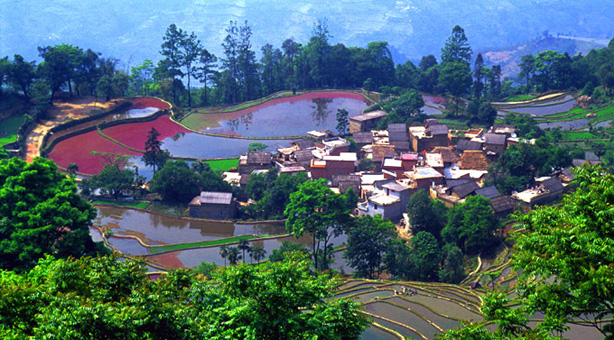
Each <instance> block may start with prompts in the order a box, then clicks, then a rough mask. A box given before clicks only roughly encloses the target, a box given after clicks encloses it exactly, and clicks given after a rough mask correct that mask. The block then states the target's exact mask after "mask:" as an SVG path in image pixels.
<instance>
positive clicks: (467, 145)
mask: <svg viewBox="0 0 614 340" xmlns="http://www.w3.org/2000/svg"><path fill="white" fill-rule="evenodd" d="M481 149H482V143H478V142H474V141H470V140H468V139H461V140H459V141H458V143H457V144H456V150H459V151H465V150H473V151H475V150H481Z"/></svg>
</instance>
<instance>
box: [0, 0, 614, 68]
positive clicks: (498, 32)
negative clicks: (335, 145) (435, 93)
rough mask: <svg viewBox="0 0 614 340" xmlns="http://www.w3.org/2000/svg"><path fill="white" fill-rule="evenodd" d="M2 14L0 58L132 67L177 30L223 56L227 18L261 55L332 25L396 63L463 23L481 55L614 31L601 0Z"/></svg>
mask: <svg viewBox="0 0 614 340" xmlns="http://www.w3.org/2000/svg"><path fill="white" fill-rule="evenodd" d="M0 6H1V7H0V8H2V10H1V11H0V34H1V36H2V39H0V56H5V55H11V56H12V54H14V53H20V54H22V55H24V56H25V57H26V58H27V59H34V58H37V51H36V47H37V46H46V45H56V44H60V43H69V44H73V45H78V46H80V47H82V48H92V49H93V50H96V51H100V52H102V53H103V55H104V56H113V57H116V58H119V59H121V60H122V61H123V62H124V63H127V64H130V65H134V64H136V63H140V62H141V61H142V60H143V59H145V58H151V59H153V60H154V61H157V60H159V59H160V56H159V54H158V50H159V47H160V44H161V42H162V35H163V34H164V31H165V29H166V27H168V25H169V24H171V23H176V24H177V25H178V26H179V27H181V28H183V29H184V30H186V31H195V32H196V34H197V35H198V36H199V38H200V39H201V40H202V41H203V43H204V45H205V46H206V47H207V48H208V49H209V50H211V51H212V52H214V53H216V54H218V55H220V54H221V46H220V45H221V42H222V40H223V38H224V37H225V35H226V32H225V28H226V27H227V26H228V22H229V21H230V20H238V21H241V22H242V21H244V20H248V22H249V24H250V25H251V26H252V28H253V32H254V35H253V39H252V42H253V46H254V49H256V50H258V51H259V49H260V47H261V46H262V45H264V44H265V43H271V44H273V45H274V46H276V47H277V46H280V45H281V42H282V41H283V40H285V39H286V38H290V37H293V38H295V40H297V41H298V42H301V43H306V42H307V40H308V39H309V37H310V35H311V31H312V27H313V23H314V22H315V21H316V20H317V19H322V18H326V19H327V21H328V26H329V29H330V32H331V34H332V36H333V38H332V40H331V42H332V43H337V42H342V43H344V44H345V45H346V46H366V44H367V43H368V42H370V41H379V40H385V41H388V42H390V44H391V46H392V48H391V49H392V51H393V53H394V57H395V61H396V62H397V63H398V62H403V61H405V60H406V59H410V60H413V61H417V60H419V59H420V57H421V56H423V55H426V54H434V55H435V56H437V57H438V58H439V54H440V48H441V46H443V44H444V42H445V39H446V37H448V36H449V35H450V32H451V29H452V27H453V26H454V25H456V24H458V25H461V26H462V27H463V28H464V29H465V31H466V33H467V36H468V37H469V41H470V43H471V45H472V46H473V49H474V50H475V51H478V50H482V51H485V50H489V49H495V48H500V47H501V46H510V45H513V44H518V43H521V42H524V41H528V40H531V39H534V38H537V37H540V36H541V35H542V32H544V31H546V30H549V31H550V32H551V33H552V34H553V35H556V34H557V33H560V34H564V35H569V36H580V37H590V38H599V39H607V38H609V37H611V36H612V32H614V22H613V21H612V20H611V15H610V14H611V13H610V12H611V8H610V7H609V6H607V5H606V4H604V2H603V1H598V0H587V1H573V0H515V1H511V0H473V1H463V2H459V1H452V0H421V1H415V0H399V1H366V0H352V1H324V0H307V1H301V2H300V4H297V2H290V1H281V0H253V1H251V0H250V1H245V0H240V1H222V0H182V1H149V0H122V1H117V0H109V1H104V2H100V1H82V0H63V1H53V2H50V1H47V0H32V1H18V2H17V1H11V0H0Z"/></svg>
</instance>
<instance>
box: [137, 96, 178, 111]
mask: <svg viewBox="0 0 614 340" xmlns="http://www.w3.org/2000/svg"><path fill="white" fill-rule="evenodd" d="M131 101H132V108H133V109H144V108H146V107H155V108H158V109H160V110H164V109H168V108H169V106H168V104H167V103H165V102H163V101H161V100H159V99H156V98H145V97H142V98H134V99H132V100H131Z"/></svg>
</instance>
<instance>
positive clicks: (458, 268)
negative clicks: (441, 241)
mask: <svg viewBox="0 0 614 340" xmlns="http://www.w3.org/2000/svg"><path fill="white" fill-rule="evenodd" d="M442 252H443V266H442V267H441V269H440V270H439V281H441V282H446V283H455V284H456V283H459V282H460V281H461V280H462V279H463V278H464V277H465V272H464V266H465V263H464V261H463V252H462V250H460V248H459V247H457V246H455V245H453V244H446V245H445V246H443V249H442Z"/></svg>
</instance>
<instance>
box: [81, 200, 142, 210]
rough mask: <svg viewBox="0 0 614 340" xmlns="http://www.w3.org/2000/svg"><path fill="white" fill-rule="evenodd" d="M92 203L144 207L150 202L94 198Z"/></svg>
mask: <svg viewBox="0 0 614 340" xmlns="http://www.w3.org/2000/svg"><path fill="white" fill-rule="evenodd" d="M92 204H101V205H104V204H109V205H117V206H120V207H128V208H139V209H146V208H147V207H148V206H149V205H150V204H151V203H149V202H134V201H132V202H129V201H103V200H95V201H93V202H92Z"/></svg>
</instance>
